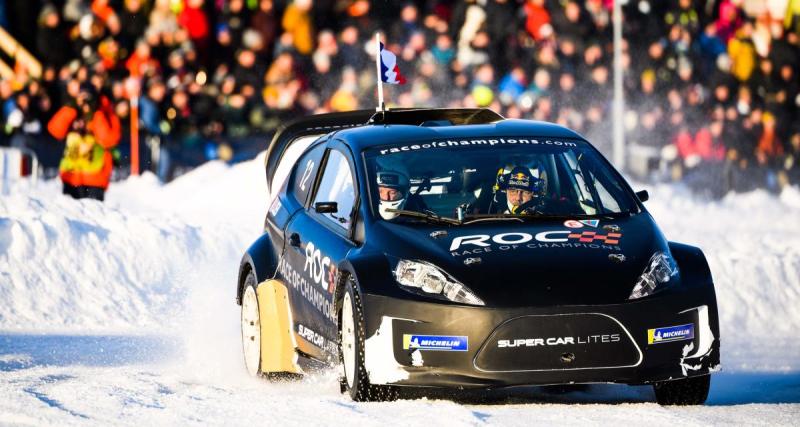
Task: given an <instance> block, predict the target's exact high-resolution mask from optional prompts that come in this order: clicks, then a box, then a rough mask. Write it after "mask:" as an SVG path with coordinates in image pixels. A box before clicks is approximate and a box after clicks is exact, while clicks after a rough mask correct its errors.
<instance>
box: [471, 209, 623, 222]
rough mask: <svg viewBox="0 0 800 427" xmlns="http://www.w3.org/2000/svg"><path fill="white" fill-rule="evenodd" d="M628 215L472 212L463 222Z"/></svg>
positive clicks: (617, 213)
mask: <svg viewBox="0 0 800 427" xmlns="http://www.w3.org/2000/svg"><path fill="white" fill-rule="evenodd" d="M625 215H628V216H630V215H631V213H630V212H627V211H626V212H615V213H611V212H609V213H602V214H595V215H590V214H545V213H531V214H510V213H497V214H473V215H468V216H467V217H466V218H465V219H466V221H464V224H471V223H473V222H478V221H491V220H517V221H524V220H526V219H591V218H619V217H622V216H625Z"/></svg>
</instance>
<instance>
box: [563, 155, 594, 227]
mask: <svg viewBox="0 0 800 427" xmlns="http://www.w3.org/2000/svg"><path fill="white" fill-rule="evenodd" d="M564 157H565V158H566V159H567V164H568V165H569V168H570V170H571V174H572V185H573V187H574V190H575V193H576V194H577V195H578V202H580V204H581V209H583V211H584V212H585V213H587V214H590V215H593V214H595V213H596V212H597V209H596V207H595V203H594V200H593V198H592V192H591V191H590V190H589V186H588V185H587V183H586V177H584V176H583V174H584V172H585V171H584V170H583V168H581V167H580V165H579V164H578V159H577V158H575V154H574V153H572V152H569V153H565V155H564Z"/></svg>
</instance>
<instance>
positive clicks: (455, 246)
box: [450, 230, 622, 256]
mask: <svg viewBox="0 0 800 427" xmlns="http://www.w3.org/2000/svg"><path fill="white" fill-rule="evenodd" d="M620 239H622V233H608V234H598V233H597V232H596V231H584V232H581V233H578V232H574V231H567V230H552V231H542V232H539V233H536V234H529V233H522V232H513V233H502V234H495V235H493V236H490V235H488V234H473V235H468V236H457V237H455V238H453V241H452V242H451V243H450V254H451V255H452V256H464V255H475V254H479V253H482V252H492V250H493V249H496V250H501V251H509V250H517V249H520V248H526V249H541V248H588V249H604V250H613V251H621V250H622V249H621V248H620V247H619V246H618V244H619V241H620Z"/></svg>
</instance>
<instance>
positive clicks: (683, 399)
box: [653, 375, 711, 405]
mask: <svg viewBox="0 0 800 427" xmlns="http://www.w3.org/2000/svg"><path fill="white" fill-rule="evenodd" d="M710 388H711V375H703V376H702V377H692V378H684V379H680V380H673V381H664V382H660V383H655V384H653V390H655V392H656V401H657V402H658V403H659V405H702V404H703V403H705V401H706V399H707V398H708V390H709V389H710Z"/></svg>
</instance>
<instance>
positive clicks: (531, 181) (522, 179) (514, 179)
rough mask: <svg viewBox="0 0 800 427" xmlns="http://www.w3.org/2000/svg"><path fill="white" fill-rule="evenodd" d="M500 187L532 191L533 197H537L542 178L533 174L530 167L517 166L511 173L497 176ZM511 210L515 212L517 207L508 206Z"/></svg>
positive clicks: (505, 189)
mask: <svg viewBox="0 0 800 427" xmlns="http://www.w3.org/2000/svg"><path fill="white" fill-rule="evenodd" d="M497 183H498V187H499V188H500V189H501V190H503V191H507V190H509V189H516V190H523V191H527V192H530V193H531V196H532V197H534V198H535V197H537V196H538V195H539V192H540V191H541V188H542V184H543V181H542V179H540V178H538V177H536V176H534V175H533V173H532V172H531V170H530V169H528V168H526V167H524V166H515V167H514V168H512V169H511V171H510V172H509V173H506V174H501V175H499V176H498V177H497ZM508 208H509V210H510V211H511V212H515V209H516V207H512V206H511V205H510V202H509V206H508Z"/></svg>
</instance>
